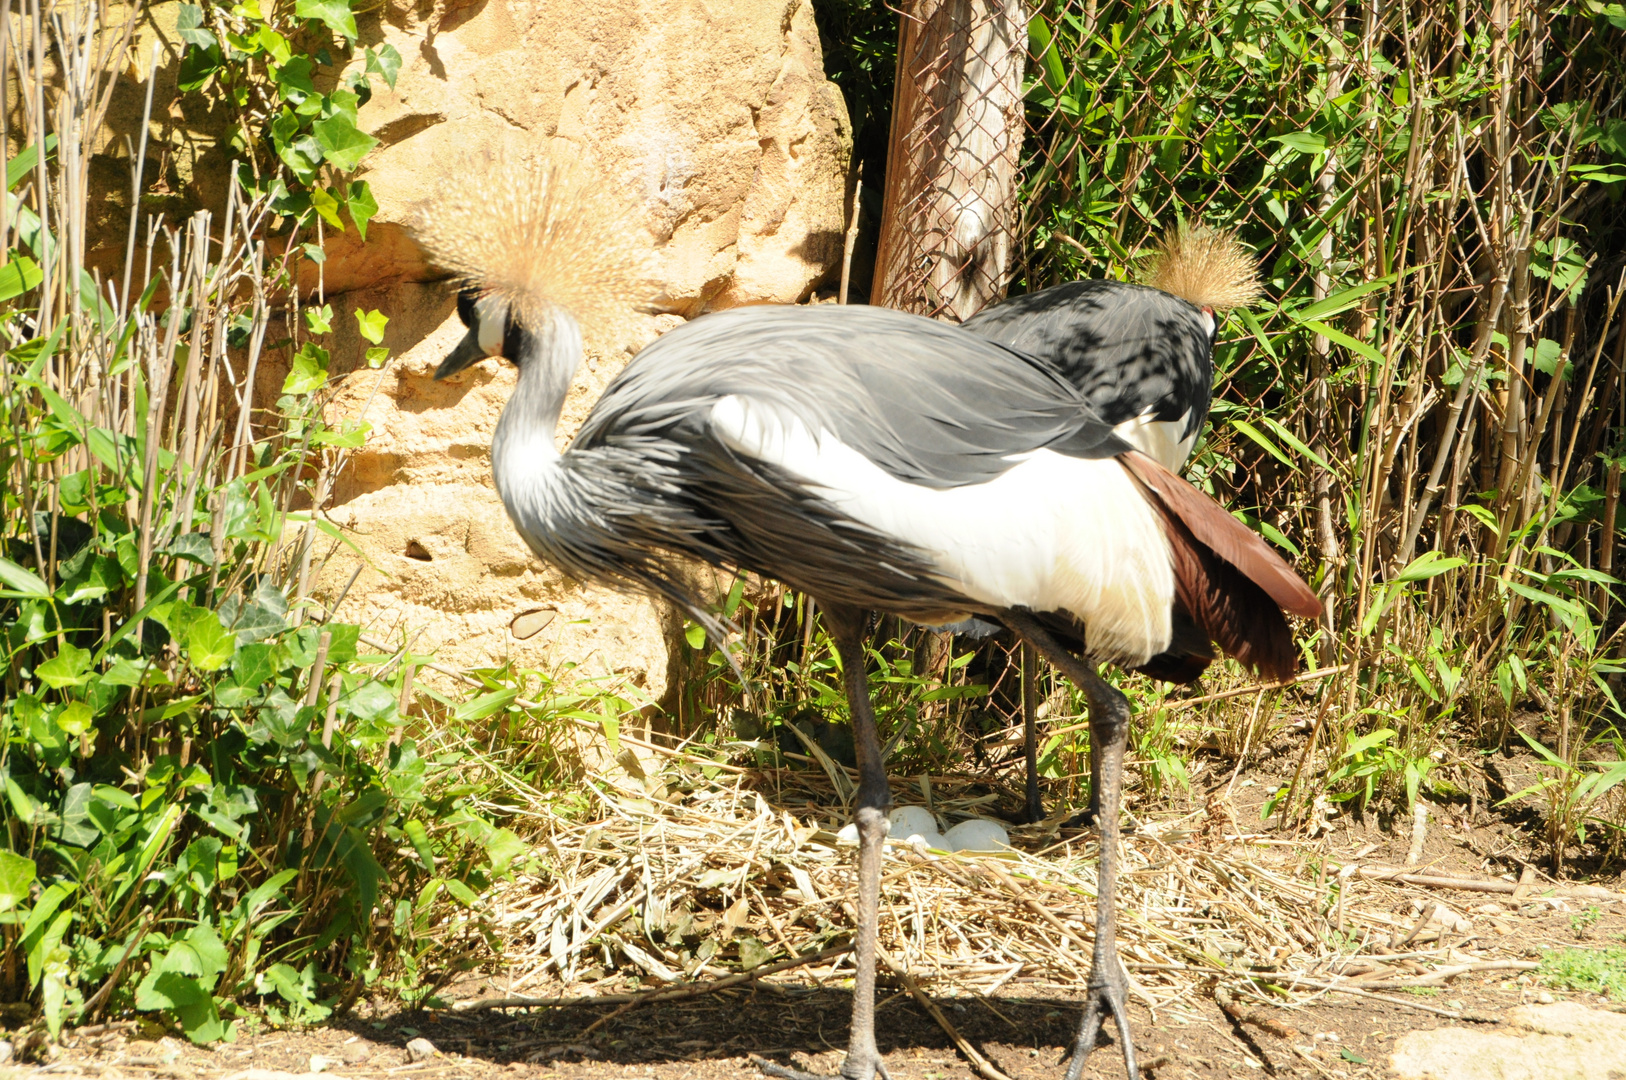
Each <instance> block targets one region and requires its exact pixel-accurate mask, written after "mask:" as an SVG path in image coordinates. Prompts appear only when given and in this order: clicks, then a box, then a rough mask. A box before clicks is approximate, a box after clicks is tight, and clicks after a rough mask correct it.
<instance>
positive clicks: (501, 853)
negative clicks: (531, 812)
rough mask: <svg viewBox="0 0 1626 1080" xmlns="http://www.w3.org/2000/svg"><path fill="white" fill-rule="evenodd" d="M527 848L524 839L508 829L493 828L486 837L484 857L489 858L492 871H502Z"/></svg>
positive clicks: (527, 849) (499, 872)
mask: <svg viewBox="0 0 1626 1080" xmlns="http://www.w3.org/2000/svg"><path fill="white" fill-rule="evenodd" d="M529 850H530V848H528V847H526V845H525V841H523V840H521V839H520V838H519V837H518V836H516V835H515V834H514V833H513V832H511V831H509V830H508V829H495V830H493V831H492V833H491V835H490V836H488V837H486V858H488V859H490V860H491V869H492V872H493V873H498V874H501V873H503V872H504V871H506V870H507V869H508V868H509V866H511V865H512V864H513V862H514V860H515V859H517V858H519V857H520V856H521V855H524V854H525V853H526V852H527V851H529Z"/></svg>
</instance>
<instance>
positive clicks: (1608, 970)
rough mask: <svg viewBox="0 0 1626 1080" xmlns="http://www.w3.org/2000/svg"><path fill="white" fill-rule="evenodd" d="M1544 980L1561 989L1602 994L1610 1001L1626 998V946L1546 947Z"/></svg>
mask: <svg viewBox="0 0 1626 1080" xmlns="http://www.w3.org/2000/svg"><path fill="white" fill-rule="evenodd" d="M1537 974H1538V977H1539V978H1540V979H1541V981H1542V982H1544V983H1546V984H1547V985H1548V986H1551V987H1554V988H1556V989H1559V990H1581V991H1585V992H1586V993H1590V994H1601V995H1603V996H1604V997H1607V998H1609V1000H1611V1001H1626V948H1621V947H1619V946H1610V947H1609V948H1605V949H1543V950H1542V953H1541V969H1540V971H1539V972H1538V973H1537Z"/></svg>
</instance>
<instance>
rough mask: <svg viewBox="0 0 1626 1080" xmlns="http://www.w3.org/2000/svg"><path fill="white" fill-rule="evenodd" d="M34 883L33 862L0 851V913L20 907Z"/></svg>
mask: <svg viewBox="0 0 1626 1080" xmlns="http://www.w3.org/2000/svg"><path fill="white" fill-rule="evenodd" d="M33 883H34V860H33V859H25V858H23V857H22V856H21V855H18V854H17V853H15V852H12V851H6V850H4V849H0V912H6V911H10V910H11V909H12V908H15V907H20V906H21V905H22V903H23V901H25V900H27V899H28V897H29V886H30V885H32V884H33Z"/></svg>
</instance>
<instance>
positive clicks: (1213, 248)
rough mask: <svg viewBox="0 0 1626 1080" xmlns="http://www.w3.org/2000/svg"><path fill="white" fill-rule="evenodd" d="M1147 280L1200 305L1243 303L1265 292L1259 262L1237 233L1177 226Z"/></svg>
mask: <svg viewBox="0 0 1626 1080" xmlns="http://www.w3.org/2000/svg"><path fill="white" fill-rule="evenodd" d="M1146 283H1147V284H1148V285H1151V286H1152V287H1153V288H1156V289H1162V290H1163V291H1164V292H1166V293H1171V294H1173V295H1175V296H1178V297H1180V298H1181V299H1182V300H1189V301H1190V302H1191V303H1193V304H1196V305H1197V306H1198V307H1207V308H1213V309H1215V310H1224V309H1225V308H1234V307H1246V306H1247V305H1248V304H1251V303H1252V302H1253V301H1255V300H1257V299H1259V296H1260V294H1261V293H1263V292H1264V288H1263V286H1261V285H1260V283H1259V265H1258V262H1257V261H1256V260H1255V259H1254V257H1253V255H1252V253H1250V252H1249V251H1248V250H1247V249H1246V248H1244V247H1243V246H1242V244H1241V242H1239V241H1238V240H1237V238H1236V234H1235V233H1233V232H1229V231H1221V230H1218V229H1213V228H1210V227H1209V226H1207V225H1201V224H1198V225H1180V226H1177V227H1176V228H1173V229H1170V230H1169V231H1168V232H1166V233H1164V234H1163V237H1162V239H1161V240H1159V241H1158V243H1157V255H1156V257H1155V259H1154V261H1153V264H1152V268H1151V270H1150V272H1149V273H1148V275H1147V279H1146Z"/></svg>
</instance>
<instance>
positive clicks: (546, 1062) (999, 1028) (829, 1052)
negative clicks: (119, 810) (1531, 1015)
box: [0, 829, 1626, 1080]
mask: <svg viewBox="0 0 1626 1080" xmlns="http://www.w3.org/2000/svg"><path fill="white" fill-rule="evenodd" d="M1437 831H1439V832H1441V833H1445V832H1446V830H1443V829H1442V830H1437ZM1361 840H1362V835H1361V834H1360V833H1359V831H1358V830H1357V831H1356V832H1354V833H1352V834H1351V835H1350V836H1349V837H1348V842H1351V843H1357V842H1361ZM1395 842H1399V841H1398V840H1396V841H1395ZM1439 844H1440V846H1442V847H1446V846H1448V847H1451V848H1452V849H1453V850H1452V851H1451V852H1440V853H1439V854H1438V855H1437V856H1436V857H1435V858H1434V860H1433V861H1434V863H1435V864H1436V865H1437V866H1440V867H1442V868H1444V867H1445V865H1446V864H1448V863H1456V864H1457V866H1456V867H1455V868H1456V869H1457V870H1458V871H1459V872H1460V871H1462V870H1467V869H1479V870H1480V872H1481V873H1484V872H1485V871H1484V870H1483V868H1482V867H1483V863H1484V856H1482V855H1476V854H1475V849H1474V847H1469V845H1468V840H1467V838H1465V837H1463V836H1460V835H1459V836H1458V837H1456V838H1454V839H1451V838H1449V837H1445V838H1442V839H1441V840H1440V841H1439ZM1361 846H1362V847H1363V848H1364V847H1370V846H1371V841H1367V842H1364V843H1361ZM1475 847H1478V845H1477V844H1476V845H1475ZM1447 854H1454V855H1455V858H1450V859H1447V858H1445V857H1444V856H1445V855H1447ZM1450 899H1451V900H1452V901H1453V902H1455V903H1457V904H1459V905H1461V904H1462V903H1463V901H1464V899H1465V897H1464V896H1463V895H1462V894H1455V895H1453V896H1451V897H1450ZM1470 899H1471V902H1473V903H1479V902H1481V901H1483V900H1485V899H1486V898H1484V897H1482V896H1481V897H1473V898H1470ZM1499 899H1502V900H1507V899H1508V898H1507V897H1505V896H1504V897H1500V898H1499ZM1506 907H1507V910H1506V912H1505V914H1503V915H1500V916H1498V917H1496V918H1495V919H1494V920H1483V921H1486V922H1489V923H1490V924H1491V925H1493V926H1494V925H1496V924H1501V925H1504V926H1510V927H1511V931H1510V932H1507V933H1496V932H1494V931H1493V932H1492V933H1491V935H1490V936H1489V940H1485V941H1479V942H1475V943H1473V946H1472V947H1474V948H1477V949H1479V950H1481V953H1482V955H1484V956H1486V957H1488V958H1499V957H1500V958H1508V959H1534V958H1539V955H1540V952H1541V950H1542V949H1543V948H1554V947H1562V946H1567V945H1574V944H1577V933H1578V931H1577V928H1576V922H1575V919H1574V915H1575V914H1576V913H1577V912H1578V911H1581V910H1584V909H1585V908H1587V905H1584V904H1578V903H1577V902H1575V901H1569V902H1561V903H1559V904H1557V905H1554V904H1553V903H1552V902H1551V901H1538V902H1535V903H1530V904H1526V905H1524V906H1523V907H1520V906H1518V905H1513V904H1511V903H1509V904H1508V905H1506ZM1603 907H1604V908H1611V909H1617V910H1608V911H1604V910H1599V909H1597V908H1592V909H1591V910H1593V911H1597V914H1596V915H1592V916H1590V917H1591V918H1592V920H1593V921H1592V922H1591V923H1590V925H1587V926H1586V927H1584V929H1583V930H1581V931H1580V932H1581V933H1584V934H1585V942H1584V943H1587V944H1593V945H1597V944H1612V943H1614V942H1616V941H1620V940H1626V911H1622V910H1618V909H1619V908H1620V907H1621V905H1618V904H1605V905H1603ZM627 988H629V987H628V986H618V987H616V988H615V989H618V990H624V989H627ZM608 989H609V988H608V987H607V988H606V990H608ZM504 992H505V982H504V980H503V979H502V978H501V977H500V976H499V977H496V978H492V977H489V976H482V977H478V978H468V979H465V980H463V981H462V982H460V983H458V984H455V985H453V986H451V987H449V988H448V989H446V990H445V991H444V992H443V993H442V995H441V1000H442V1001H444V1002H447V1003H452V1002H459V1001H469V1000H473V999H478V998H481V997H493V996H501V995H502V994H503V993H504ZM1382 997H1383V998H1385V999H1389V1000H1377V999H1375V998H1371V997H1361V998H1357V997H1351V996H1348V995H1343V994H1337V993H1329V994H1326V995H1324V996H1322V997H1320V998H1318V999H1315V1000H1312V1001H1309V1002H1307V1003H1305V1004H1301V1005H1295V1006H1291V1007H1288V1006H1284V1007H1278V1008H1268V1007H1267V1008H1262V1009H1261V1008H1258V1007H1256V1006H1255V1005H1253V1004H1243V1005H1240V1006H1238V1005H1233V1008H1232V1012H1231V1013H1230V1014H1228V1013H1227V1012H1226V1011H1225V1010H1223V1009H1222V1008H1221V1007H1220V1006H1219V1004H1217V1003H1216V1001H1215V1000H1214V998H1213V996H1212V994H1211V992H1204V991H1199V992H1198V993H1195V994H1193V995H1192V996H1191V997H1190V998H1189V999H1187V1000H1185V1001H1183V1002H1181V1003H1179V1004H1178V1005H1177V1006H1175V1007H1172V1008H1165V1009H1160V1010H1159V1011H1158V1012H1157V1014H1156V1015H1153V1014H1152V1013H1151V1012H1150V1011H1149V1010H1148V1009H1147V1008H1146V1007H1145V1006H1144V1005H1142V1004H1141V1003H1140V1002H1133V1003H1132V1005H1131V1016H1132V1020H1133V1025H1134V1038H1135V1044H1136V1048H1137V1051H1138V1053H1139V1056H1140V1060H1141V1064H1142V1067H1143V1070H1144V1075H1146V1076H1149V1077H1153V1078H1155V1080H1212V1078H1218V1077H1252V1076H1258V1075H1264V1076H1269V1077H1304V1078H1312V1077H1339V1078H1347V1080H1362V1078H1377V1077H1386V1076H1390V1075H1392V1074H1391V1071H1390V1069H1389V1066H1388V1062H1389V1057H1390V1054H1391V1052H1392V1050H1393V1047H1394V1043H1395V1040H1396V1038H1398V1037H1399V1036H1401V1035H1404V1034H1405V1033H1407V1032H1412V1031H1418V1030H1427V1029H1432V1028H1437V1027H1441V1026H1447V1025H1449V1026H1461V1027H1466V1028H1475V1029H1493V1028H1499V1025H1497V1024H1496V1023H1495V1021H1496V1020H1497V1019H1499V1018H1501V1017H1503V1016H1504V1015H1505V1014H1506V1012H1507V1010H1509V1009H1511V1008H1514V1007H1516V1006H1520V1005H1525V1004H1531V1003H1536V1002H1552V1001H1555V1000H1556V1001H1573V1002H1577V1003H1581V1004H1585V1005H1587V1006H1589V1007H1591V1008H1593V1009H1595V1010H1600V1011H1603V1010H1608V1011H1610V1012H1615V1013H1626V1006H1622V1005H1618V1004H1611V1003H1610V1002H1608V1001H1606V1000H1604V999H1603V998H1601V997H1599V996H1598V995H1594V994H1583V993H1566V992H1563V991H1559V990H1553V989H1549V988H1547V987H1544V986H1541V985H1539V984H1537V982H1536V981H1535V979H1534V978H1533V977H1532V976H1531V975H1529V974H1527V973H1519V972H1490V973H1486V974H1481V975H1466V976H1463V977H1461V978H1459V979H1457V980H1455V981H1454V982H1452V983H1451V984H1449V985H1447V986H1445V987H1443V988H1441V989H1438V990H1432V989H1430V990H1415V991H1410V992H1405V991H1390V992H1386V993H1384V994H1383V995H1382ZM936 1001H937V1002H938V1004H939V1006H940V1007H941V1008H942V1009H943V1011H944V1014H945V1015H946V1016H947V1017H948V1018H949V1020H950V1023H951V1024H952V1025H953V1026H954V1027H956V1028H957V1029H958V1030H959V1032H960V1033H961V1034H962V1035H963V1036H964V1037H965V1038H966V1039H967V1040H968V1041H969V1042H970V1043H971V1044H972V1045H973V1046H975V1047H976V1048H977V1049H978V1050H979V1051H980V1052H981V1053H982V1054H983V1055H984V1056H986V1057H987V1058H988V1059H989V1060H990V1061H991V1062H992V1063H993V1064H994V1065H995V1067H997V1068H998V1069H999V1070H1001V1071H1002V1072H1004V1073H1005V1074H1006V1075H1007V1076H1009V1077H1010V1078H1011V1080H1023V1078H1026V1077H1040V1076H1043V1077H1055V1076H1059V1075H1060V1074H1061V1072H1062V1071H1064V1070H1065V1067H1066V1066H1065V1063H1064V1062H1063V1055H1064V1052H1065V1050H1066V1048H1067V1047H1068V1046H1069V1045H1070V1043H1071V1040H1072V1034H1073V1031H1074V1029H1075V1026H1076V1024H1077V1022H1078V1014H1079V1004H1078V996H1077V993H1076V990H1074V989H1069V988H1064V987H1057V986H1049V985H1041V984H1037V983H1034V984H1024V983H1022V982H1021V981H1020V980H1013V982H1012V983H1008V984H1006V986H1004V987H1002V988H1001V989H1000V991H999V992H998V993H997V994H996V995H995V996H994V997H993V998H990V999H985V998H980V997H972V996H966V997H953V996H946V995H937V996H936ZM850 1009H851V995H850V991H849V990H848V989H847V988H846V987H845V986H831V987H818V986H786V985H784V984H767V983H761V984H745V985H744V986H741V987H738V988H735V989H730V990H723V991H718V992H716V993H712V994H708V995H704V996H700V997H696V998H691V999H688V1000H683V1001H668V1002H665V1003H652V1004H647V1005H642V1006H638V1007H634V1008H632V1009H623V1008H621V1007H620V1006H599V1007H594V1006H571V1007H565V1008H553V1009H533V1010H512V1011H499V1010H489V1011H479V1010H475V1011H461V1010H458V1009H455V1008H441V1009H435V1010H426V1011H400V1010H396V1009H392V1008H391V1007H389V1006H387V1005H385V1004H384V1003H382V1002H380V1003H377V1005H376V1006H375V1005H373V1004H369V1003H367V1002H363V1003H362V1005H361V1007H360V1008H359V1009H358V1010H357V1011H356V1012H355V1013H353V1014H352V1015H351V1016H349V1017H347V1018H345V1019H343V1020H339V1021H335V1022H333V1023H331V1024H330V1025H327V1026H321V1027H313V1028H305V1029H296V1030H275V1029H272V1028H270V1027H268V1026H266V1025H257V1024H255V1023H252V1022H250V1023H248V1024H245V1025H243V1027H242V1029H241V1030H240V1033H239V1036H238V1038H237V1040H236V1042H234V1043H231V1044H225V1045H221V1046H218V1047H216V1048H212V1049H210V1048H201V1047H195V1046H191V1045H189V1044H187V1043H186V1042H185V1041H184V1040H178V1039H176V1038H174V1037H173V1036H165V1035H163V1033H162V1032H159V1031H156V1030H146V1031H143V1030H140V1029H138V1028H137V1027H136V1025H134V1024H113V1025H107V1026H104V1027H102V1028H99V1029H88V1030H83V1031H80V1032H76V1033H72V1034H70V1035H69V1036H68V1038H67V1039H66V1041H65V1043H64V1045H62V1046H61V1047H58V1048H54V1050H50V1051H47V1053H46V1055H45V1056H46V1058H47V1059H48V1061H49V1063H48V1064H44V1065H30V1066H20V1067H14V1068H13V1069H11V1070H9V1071H10V1072H11V1073H12V1074H13V1075H12V1076H11V1077H7V1076H6V1073H7V1072H8V1070H7V1069H5V1068H0V1080H22V1078H24V1077H31V1076H35V1075H39V1074H42V1073H49V1074H52V1075H67V1076H73V1075H79V1076H86V1077H96V1078H97V1080H126V1078H129V1080H134V1078H138V1077H142V1078H144V1077H156V1078H159V1080H228V1078H235V1080H290V1078H289V1077H288V1076H287V1075H286V1074H312V1073H326V1074H328V1075H330V1076H332V1077H335V1078H341V1077H343V1078H352V1080H385V1078H389V1077H396V1076H402V1077H407V1076H418V1075H421V1076H424V1077H425V1078H426V1080H427V1078H433V1080H441V1078H445V1077H474V1078H483V1077H492V1076H497V1075H502V1076H505V1077H508V1076H514V1077H537V1078H541V1077H557V1078H560V1080H640V1078H676V1077H696V1078H713V1077H751V1076H756V1075H760V1074H759V1073H758V1071H757V1069H756V1067H755V1066H754V1065H753V1063H752V1061H751V1058H752V1056H753V1055H758V1056H761V1057H765V1058H769V1059H772V1060H775V1061H779V1062H783V1063H787V1064H793V1065H795V1066H797V1067H799V1068H802V1069H807V1070H811V1071H816V1072H821V1073H834V1071H835V1070H836V1068H837V1067H838V1066H839V1065H840V1062H841V1049H842V1047H843V1046H844V1044H845V1039H846V1031H847V1023H848V1017H849V1013H850ZM1424 1010H1458V1011H1460V1012H1462V1013H1464V1014H1467V1015H1469V1016H1472V1017H1475V1018H1476V1020H1454V1019H1449V1018H1446V1017H1443V1016H1440V1015H1438V1014H1437V1013H1435V1012H1430V1011H1424ZM1476 1021H1477V1022H1476ZM415 1039H426V1040H428V1041H429V1043H431V1044H432V1045H433V1047H434V1054H433V1056H430V1057H428V1058H426V1059H424V1060H421V1061H415V1060H413V1055H412V1054H411V1053H410V1052H409V1050H408V1046H407V1044H408V1043H409V1042H410V1041H412V1040H415ZM877 1039H878V1041H879V1044H880V1047H881V1051H882V1053H883V1055H884V1057H885V1062H886V1067H887V1070H888V1072H889V1073H890V1074H891V1076H892V1078H893V1080H914V1078H919V1080H961V1078H970V1077H974V1076H976V1075H977V1074H976V1073H975V1072H974V1071H973V1069H972V1067H971V1066H970V1065H969V1064H968V1062H967V1061H966V1060H965V1058H964V1057H962V1056H961V1055H960V1054H959V1053H958V1052H957V1051H956V1050H955V1048H954V1047H953V1045H952V1044H951V1043H950V1041H949V1039H948V1037H947V1035H946V1034H945V1033H944V1031H943V1029H942V1028H941V1027H940V1026H939V1025H938V1024H937V1023H936V1022H935V1021H934V1020H933V1019H932V1018H931V1016H930V1015H929V1014H928V1013H927V1012H926V1011H925V1010H924V1009H923V1008H922V1007H921V1006H920V1005H919V1004H918V1003H917V1002H916V1001H915V1000H914V999H913V998H912V997H911V996H910V995H909V994H908V993H907V992H906V991H905V990H904V989H903V988H902V987H901V986H899V985H898V984H897V983H896V982H895V981H892V980H890V979H889V978H888V977H887V976H886V975H885V974H883V975H882V978H881V989H880V993H879V1010H878V1019H877ZM1621 1064H1622V1066H1623V1067H1626V1062H1622V1063H1621ZM250 1070H261V1071H271V1072H275V1073H280V1074H284V1075H281V1076H271V1075H264V1074H262V1073H261V1072H251V1071H250ZM1123 1075H1124V1074H1123V1066H1122V1062H1121V1058H1120V1056H1119V1050H1118V1048H1117V1045H1116V1042H1115V1036H1112V1037H1109V1036H1106V1035H1103V1036H1102V1038H1101V1040H1100V1041H1099V1043H1098V1048H1097V1050H1096V1052H1095V1053H1094V1054H1093V1055H1092V1056H1091V1058H1090V1059H1089V1061H1088V1063H1087V1065H1086V1068H1085V1070H1084V1076H1085V1077H1121V1076H1123ZM1533 1075H1536V1076H1541V1075H1542V1074H1541V1073H1539V1072H1538V1073H1535V1074H1533ZM1599 1075H1603V1076H1610V1075H1613V1073H1611V1072H1605V1073H1600V1074H1599Z"/></svg>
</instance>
